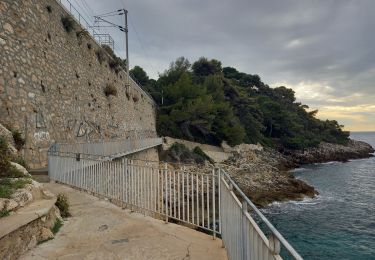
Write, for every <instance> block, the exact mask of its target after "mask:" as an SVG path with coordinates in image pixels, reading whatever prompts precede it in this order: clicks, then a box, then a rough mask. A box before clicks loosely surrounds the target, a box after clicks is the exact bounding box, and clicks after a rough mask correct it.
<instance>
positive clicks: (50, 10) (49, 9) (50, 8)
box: [46, 5, 52, 13]
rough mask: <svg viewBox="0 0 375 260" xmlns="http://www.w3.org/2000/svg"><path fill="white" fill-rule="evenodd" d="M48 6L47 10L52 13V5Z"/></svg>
mask: <svg viewBox="0 0 375 260" xmlns="http://www.w3.org/2000/svg"><path fill="white" fill-rule="evenodd" d="M46 8H47V11H48V12H49V13H52V7H51V6H50V5H47V6H46Z"/></svg>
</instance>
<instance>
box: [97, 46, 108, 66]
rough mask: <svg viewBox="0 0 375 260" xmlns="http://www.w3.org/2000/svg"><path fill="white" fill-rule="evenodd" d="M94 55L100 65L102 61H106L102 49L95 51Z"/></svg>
mask: <svg viewBox="0 0 375 260" xmlns="http://www.w3.org/2000/svg"><path fill="white" fill-rule="evenodd" d="M95 54H96V57H97V58H98V61H99V63H100V64H102V63H103V61H105V60H106V56H105V52H104V51H103V50H102V49H99V50H96V51H95Z"/></svg>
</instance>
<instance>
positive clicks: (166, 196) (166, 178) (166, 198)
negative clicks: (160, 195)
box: [164, 163, 168, 223]
mask: <svg viewBox="0 0 375 260" xmlns="http://www.w3.org/2000/svg"><path fill="white" fill-rule="evenodd" d="M167 174H168V164H167V163H164V180H165V223H168V177H167Z"/></svg>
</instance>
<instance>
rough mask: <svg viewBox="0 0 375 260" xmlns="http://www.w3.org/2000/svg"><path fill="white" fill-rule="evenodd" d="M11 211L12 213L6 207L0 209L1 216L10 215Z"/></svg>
mask: <svg viewBox="0 0 375 260" xmlns="http://www.w3.org/2000/svg"><path fill="white" fill-rule="evenodd" d="M9 213H10V211H9V210H6V209H2V210H0V218H3V217H6V216H9Z"/></svg>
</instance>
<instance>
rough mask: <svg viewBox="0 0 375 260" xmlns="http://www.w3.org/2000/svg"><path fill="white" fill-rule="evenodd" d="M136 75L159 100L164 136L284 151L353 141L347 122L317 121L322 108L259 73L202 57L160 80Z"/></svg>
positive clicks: (175, 65)
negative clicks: (265, 80) (268, 81)
mask: <svg viewBox="0 0 375 260" xmlns="http://www.w3.org/2000/svg"><path fill="white" fill-rule="evenodd" d="M131 74H132V75H133V77H135V78H136V80H137V81H138V82H140V83H141V84H142V85H143V87H144V88H145V89H146V90H147V91H148V92H149V93H150V94H151V95H152V97H153V98H154V99H155V101H156V102H157V103H158V105H159V113H158V118H157V130H158V133H159V134H160V135H163V136H171V137H175V138H182V139H187V140H191V141H196V142H201V143H209V144H216V145H217V144H220V143H221V142H222V141H224V140H225V141H227V142H228V143H229V144H230V145H236V144H239V143H242V142H245V143H258V142H259V143H261V144H263V145H267V146H271V147H275V148H278V149H280V150H283V149H304V148H307V147H314V146H317V145H318V144H319V143H320V142H322V141H325V142H331V143H340V144H345V143H346V142H347V141H348V136H349V133H348V132H345V131H343V130H342V127H343V126H341V125H339V124H338V123H337V121H335V120H326V121H322V120H319V119H317V118H316V117H315V116H316V113H317V111H316V110H314V111H309V110H308V106H306V105H303V104H301V103H299V102H296V98H295V95H294V91H293V90H292V89H289V88H286V87H284V86H280V87H277V88H271V87H269V86H268V85H266V84H265V83H263V82H262V81H261V79H260V77H259V76H258V75H251V74H246V73H243V72H239V71H237V70H236V69H235V68H232V67H225V68H222V66H221V62H220V61H218V60H214V59H213V60H208V59H206V58H200V59H199V60H198V61H196V62H194V63H193V64H192V65H191V64H190V62H189V61H188V60H187V59H185V58H183V57H181V58H178V59H177V60H176V61H175V62H172V63H171V65H170V67H169V69H168V70H166V71H165V72H164V73H162V74H161V75H160V76H159V79H158V80H153V79H149V77H148V76H147V74H146V72H145V71H144V70H143V69H142V68H141V67H139V66H136V67H134V68H133V69H132V70H131Z"/></svg>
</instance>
